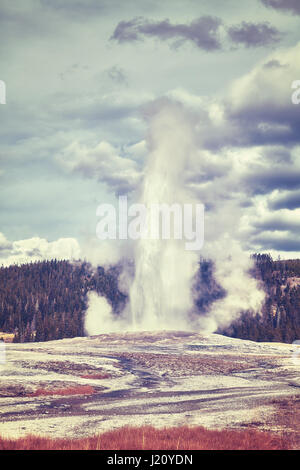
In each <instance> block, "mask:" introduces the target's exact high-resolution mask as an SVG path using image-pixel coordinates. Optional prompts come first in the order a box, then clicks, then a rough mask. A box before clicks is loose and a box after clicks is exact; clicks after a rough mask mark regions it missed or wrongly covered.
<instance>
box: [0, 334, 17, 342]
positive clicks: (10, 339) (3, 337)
mask: <svg viewBox="0 0 300 470" xmlns="http://www.w3.org/2000/svg"><path fill="white" fill-rule="evenodd" d="M14 337H15V335H14V333H5V332H4V331H0V341H1V340H3V341H4V343H12V342H13V340H14Z"/></svg>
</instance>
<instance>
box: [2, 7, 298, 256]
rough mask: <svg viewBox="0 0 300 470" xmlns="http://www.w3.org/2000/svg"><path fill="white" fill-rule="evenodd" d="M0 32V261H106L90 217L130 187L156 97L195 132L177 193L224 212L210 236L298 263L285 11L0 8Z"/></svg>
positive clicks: (294, 123) (294, 122)
mask: <svg viewBox="0 0 300 470" xmlns="http://www.w3.org/2000/svg"><path fill="white" fill-rule="evenodd" d="M0 23H1V24H0V35H1V40H0V65H1V66H0V80H2V81H4V82H5V84H6V104H0V222H1V223H0V264H4V265H7V264H11V263H20V262H28V261H32V260H39V259H48V258H51V257H57V258H75V259H76V258H80V257H81V258H87V259H89V258H91V257H94V256H95V255H94V254H93V253H94V251H93V250H94V249H95V250H96V251H97V253H98V254H99V259H98V258H97V260H98V261H99V262H101V261H103V262H104V261H105V260H106V261H108V259H112V260H113V258H114V256H115V257H116V254H115V253H113V252H112V251H114V250H111V247H110V248H108V247H107V246H106V245H105V243H101V241H100V240H98V239H97V238H96V234H95V229H96V224H97V217H96V209H97V206H98V205H99V204H101V203H108V202H109V203H115V201H116V198H117V197H118V196H119V195H121V194H123V195H124V194H129V195H130V194H132V192H134V191H135V190H136V188H137V187H138V185H139V184H140V181H141V179H142V177H143V168H144V162H145V158H146V156H147V144H146V139H147V120H146V119H145V116H144V114H145V109H147V107H149V106H150V105H151V103H153V102H155V101H156V100H162V99H165V100H166V99H167V100H171V101H176V102H179V103H181V105H182V106H183V108H184V109H186V110H188V112H190V113H192V115H193V119H194V120H195V122H196V129H197V132H198V135H197V139H198V142H199V149H198V151H197V156H196V157H197V158H198V159H199V162H198V163H199V164H198V163H197V158H196V163H195V165H194V168H193V171H192V176H191V175H190V178H189V181H188V182H187V184H189V186H190V188H191V189H192V190H193V192H194V194H195V195H196V197H197V198H198V200H199V202H203V203H204V204H205V207H206V211H207V212H208V214H209V212H210V211H211V212H213V211H214V210H216V208H217V210H218V211H221V210H222V206H221V205H220V204H219V203H218V204H217V203H216V201H220V200H224V201H226V210H225V208H224V211H225V212H224V214H223V219H224V218H226V223H224V226H222V227H221V226H220V225H219V224H218V227H217V226H215V227H210V231H212V230H218V231H221V230H222V229H223V230H224V234H225V232H226V226H228V225H230V226H231V233H232V229H233V228H234V230H235V232H236V236H237V238H238V239H239V241H240V243H241V245H242V248H243V250H245V251H247V252H249V253H252V252H264V253H265V252H267V253H271V254H272V256H274V257H277V256H281V257H282V258H286V259H289V258H299V257H300V238H299V234H300V104H299V105H297V104H293V103H292V99H291V96H292V93H293V89H292V83H293V82H294V81H295V80H300V28H299V23H300V2H299V1H298V0H251V1H249V0H227V1H226V2H224V1H222V0H184V1H182V0H180V1H179V0H165V1H164V2H161V1H157V0H127V1H126V2H125V1H121V0H64V1H59V0H26V1H23V0H15V1H14V2H11V1H9V0H1V3H0ZM224 207H225V206H224ZM228 208H229V209H230V211H229V212H228ZM207 236H209V235H207Z"/></svg>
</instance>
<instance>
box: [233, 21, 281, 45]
mask: <svg viewBox="0 0 300 470" xmlns="http://www.w3.org/2000/svg"><path fill="white" fill-rule="evenodd" d="M227 32H228V35H229V37H230V39H231V41H232V42H234V43H235V44H243V45H244V46H246V47H261V46H269V45H271V44H275V43H277V42H278V41H280V39H281V34H280V32H279V31H278V29H277V28H275V27H274V26H271V25H270V24H269V23H267V22H265V23H257V24H256V23H248V22H246V21H243V22H242V23H241V24H239V25H234V26H231V27H230V28H228V29H227Z"/></svg>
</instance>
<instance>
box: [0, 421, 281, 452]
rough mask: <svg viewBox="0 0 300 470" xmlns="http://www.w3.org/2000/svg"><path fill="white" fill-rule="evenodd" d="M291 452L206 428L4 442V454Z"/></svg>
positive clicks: (0, 441)
mask: <svg viewBox="0 0 300 470" xmlns="http://www.w3.org/2000/svg"><path fill="white" fill-rule="evenodd" d="M125 449H126V450H288V449H290V445H289V443H288V441H286V440H285V439H284V438H282V437H280V436H275V435H272V434H269V433H265V432H260V431H256V430H252V429H247V430H245V431H235V430H223V431H214V430H207V429H205V428H203V427H187V426H181V427H173V428H165V429H156V428H153V427H150V426H144V427H139V428H131V427H124V428H120V429H117V430H114V431H108V432H105V433H102V434H98V435H95V436H93V437H86V438H82V439H74V440H72V439H49V438H45V437H37V436H32V435H28V436H26V437H23V438H19V439H9V438H0V450H125Z"/></svg>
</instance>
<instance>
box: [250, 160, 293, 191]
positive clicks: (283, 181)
mask: <svg viewBox="0 0 300 470" xmlns="http://www.w3.org/2000/svg"><path fill="white" fill-rule="evenodd" d="M243 181H244V183H245V184H246V186H247V187H248V188H251V190H252V191H253V192H254V193H260V194H266V193H269V192H270V191H273V190H274V189H291V188H293V189H297V188H299V187H300V168H293V167H292V166H277V167H275V168H272V167H271V168H270V167H267V168H261V167H256V168H254V169H251V170H250V171H249V173H248V174H246V175H245V176H244V178H243Z"/></svg>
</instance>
